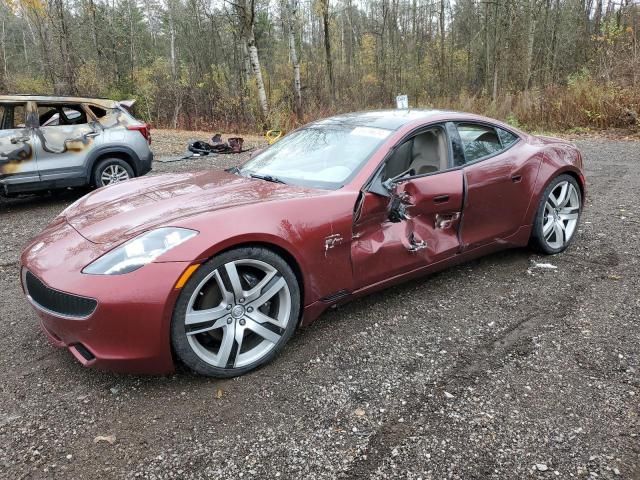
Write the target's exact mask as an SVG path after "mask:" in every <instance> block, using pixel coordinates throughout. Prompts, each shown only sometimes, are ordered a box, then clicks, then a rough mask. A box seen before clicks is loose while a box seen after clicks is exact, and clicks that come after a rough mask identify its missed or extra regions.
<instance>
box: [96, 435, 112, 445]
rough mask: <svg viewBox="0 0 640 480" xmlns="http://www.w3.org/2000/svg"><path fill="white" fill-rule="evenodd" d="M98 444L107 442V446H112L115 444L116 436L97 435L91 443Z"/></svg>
mask: <svg viewBox="0 0 640 480" xmlns="http://www.w3.org/2000/svg"><path fill="white" fill-rule="evenodd" d="M99 442H107V443H108V444H109V445H113V444H114V443H116V436H115V435H98V436H97V437H96V438H94V439H93V443H99Z"/></svg>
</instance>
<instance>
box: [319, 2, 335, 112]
mask: <svg viewBox="0 0 640 480" xmlns="http://www.w3.org/2000/svg"><path fill="white" fill-rule="evenodd" d="M320 2H321V3H320V5H321V8H322V26H323V30H324V54H325V58H326V62H327V75H328V76H329V92H330V94H331V103H333V102H334V101H335V99H336V82H335V78H334V76H333V61H332V59H331V35H330V32H329V0H320Z"/></svg>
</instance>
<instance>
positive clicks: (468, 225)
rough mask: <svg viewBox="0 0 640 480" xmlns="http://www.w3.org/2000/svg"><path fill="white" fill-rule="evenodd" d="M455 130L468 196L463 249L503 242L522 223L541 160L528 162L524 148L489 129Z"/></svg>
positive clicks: (473, 126)
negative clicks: (460, 148)
mask: <svg viewBox="0 0 640 480" xmlns="http://www.w3.org/2000/svg"><path fill="white" fill-rule="evenodd" d="M456 126H457V131H458V133H459V139H457V140H456V141H459V142H460V143H461V147H462V151H463V159H462V161H463V162H464V168H463V170H464V178H465V184H466V190H467V191H466V199H465V206H464V218H463V220H462V230H461V238H462V244H463V248H465V249H469V248H475V247H479V246H482V245H485V244H489V243H492V242H495V241H502V240H504V239H507V238H508V237H510V236H511V235H513V234H515V233H516V232H517V231H518V229H519V228H520V227H521V226H522V225H523V223H524V216H525V213H526V211H527V207H528V206H529V201H530V200H531V192H532V188H533V183H532V182H533V181H535V178H536V174H537V172H538V168H539V166H540V161H541V158H540V157H538V158H530V156H529V152H527V151H526V144H525V142H522V141H521V140H520V138H519V137H518V136H517V135H515V134H514V133H512V132H509V131H507V130H504V129H501V128H499V127H496V126H494V125H489V124H481V123H474V122H464V123H458V124H457V125H456Z"/></svg>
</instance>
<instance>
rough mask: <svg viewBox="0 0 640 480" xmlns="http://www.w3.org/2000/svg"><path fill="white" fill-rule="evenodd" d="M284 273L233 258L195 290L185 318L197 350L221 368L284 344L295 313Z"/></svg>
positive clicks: (252, 361) (190, 341)
mask: <svg viewBox="0 0 640 480" xmlns="http://www.w3.org/2000/svg"><path fill="white" fill-rule="evenodd" d="M291 307H292V302H291V293H290V290H289V286H288V284H287V282H286V280H285V278H284V277H283V276H282V274H281V273H280V272H279V271H278V270H277V269H276V268H275V267H274V266H272V265H270V264H268V263H266V262H263V261H261V260H256V259H241V260H233V261H230V262H227V263H225V264H224V265H222V266H220V267H219V268H217V269H215V270H213V271H212V272H211V273H209V274H208V275H207V276H206V277H205V278H204V279H203V280H202V281H201V282H200V283H199V284H198V286H197V287H196V288H195V289H194V291H193V293H192V295H191V297H190V298H189V302H188V304H187V309H186V314H185V316H184V325H185V333H186V336H187V341H188V344H189V346H190V347H191V349H192V350H193V352H194V353H195V354H196V355H197V356H198V357H199V358H200V359H202V360H203V361H205V362H206V363H207V364H209V365H211V366H214V367H218V368H240V367H245V366H248V365H252V364H256V363H259V362H260V361H261V360H262V359H263V358H264V357H266V356H267V355H268V354H269V353H270V352H271V351H272V350H273V349H274V348H275V347H276V345H277V344H278V343H279V342H280V340H281V338H282V336H283V335H284V333H285V329H286V327H287V324H288V322H289V321H290V317H291Z"/></svg>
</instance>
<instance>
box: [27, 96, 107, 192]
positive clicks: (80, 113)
mask: <svg viewBox="0 0 640 480" xmlns="http://www.w3.org/2000/svg"><path fill="white" fill-rule="evenodd" d="M101 133H102V127H101V126H100V124H99V123H98V122H97V121H96V119H95V117H94V116H93V114H92V113H91V112H90V111H89V110H88V109H86V108H85V106H84V105H81V104H76V103H62V102H60V103H59V102H46V103H45V102H40V103H38V127H37V128H36V129H35V134H36V137H37V138H36V142H35V148H36V154H37V156H38V166H39V167H40V177H41V179H42V180H43V181H64V182H65V184H67V185H71V184H84V183H86V180H87V174H88V173H87V171H86V163H87V158H88V156H89V155H90V153H91V151H92V150H93V149H94V148H95V147H96V145H97V144H99V143H100V142H101V141H102V139H101V135H100V134H101Z"/></svg>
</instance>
